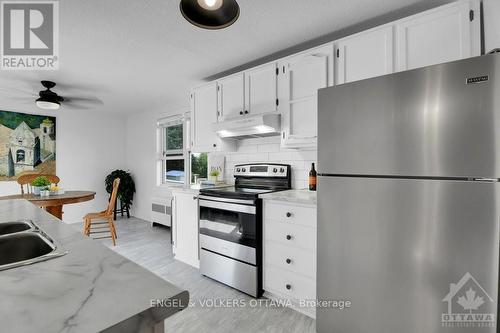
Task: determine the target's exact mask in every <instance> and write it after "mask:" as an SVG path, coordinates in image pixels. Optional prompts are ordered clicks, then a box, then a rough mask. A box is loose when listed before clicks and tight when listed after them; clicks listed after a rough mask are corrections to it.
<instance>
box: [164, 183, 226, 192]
mask: <svg viewBox="0 0 500 333" xmlns="http://www.w3.org/2000/svg"><path fill="white" fill-rule="evenodd" d="M229 186H233V185H231V184H226V183H221V184H217V185H202V184H195V185H190V186H185V185H180V186H171V189H172V192H179V191H181V192H193V193H199V192H200V190H202V189H206V188H218V187H229Z"/></svg>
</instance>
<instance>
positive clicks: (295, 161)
mask: <svg viewBox="0 0 500 333" xmlns="http://www.w3.org/2000/svg"><path fill="white" fill-rule="evenodd" d="M225 156H226V171H225V174H224V180H225V181H226V182H229V183H232V181H233V169H234V166H235V165H236V164H241V163H265V162H270V163H282V164H290V165H291V167H292V187H293V188H295V189H301V188H307V186H308V181H307V179H308V176H309V169H310V168H311V163H315V162H316V160H317V152H316V150H296V149H284V148H281V145H280V137H279V136H273V137H267V138H252V139H245V140H240V141H239V142H238V150H237V151H236V152H231V153H226V154H225Z"/></svg>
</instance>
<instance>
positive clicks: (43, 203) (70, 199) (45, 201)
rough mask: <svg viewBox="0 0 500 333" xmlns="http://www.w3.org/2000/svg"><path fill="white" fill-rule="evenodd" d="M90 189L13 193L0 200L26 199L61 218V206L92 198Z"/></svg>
mask: <svg viewBox="0 0 500 333" xmlns="http://www.w3.org/2000/svg"><path fill="white" fill-rule="evenodd" d="M94 197H95V192H92V191H65V192H64V193H63V194H54V195H49V196H41V195H36V194H33V193H24V194H15V195H8V196H4V197H0V200H12V199H26V200H28V201H29V202H31V203H32V204H34V205H35V206H38V207H42V208H43V209H45V210H46V211H47V212H48V213H50V214H52V215H53V216H55V217H57V218H58V219H59V220H62V215H63V206H64V205H69V204H74V203H79V202H85V201H90V200H93V199H94Z"/></svg>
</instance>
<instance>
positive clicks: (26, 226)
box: [0, 220, 34, 235]
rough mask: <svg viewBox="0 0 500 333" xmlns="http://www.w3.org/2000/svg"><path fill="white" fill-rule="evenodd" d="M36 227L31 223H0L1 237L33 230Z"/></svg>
mask: <svg viewBox="0 0 500 333" xmlns="http://www.w3.org/2000/svg"><path fill="white" fill-rule="evenodd" d="M32 229H34V226H33V224H32V222H31V221H28V220H26V221H12V222H2V223H0V235H8V234H13V233H16V232H21V231H26V230H32Z"/></svg>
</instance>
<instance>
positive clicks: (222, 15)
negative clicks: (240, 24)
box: [180, 0, 240, 30]
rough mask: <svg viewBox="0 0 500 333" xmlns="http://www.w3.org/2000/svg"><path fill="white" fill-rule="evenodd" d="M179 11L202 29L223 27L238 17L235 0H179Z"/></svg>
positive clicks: (238, 10) (238, 7) (238, 9)
mask: <svg viewBox="0 0 500 333" xmlns="http://www.w3.org/2000/svg"><path fill="white" fill-rule="evenodd" d="M180 8H181V13H182V16H184V18H185V19H186V20H187V21H188V22H190V23H191V24H193V25H195V26H197V27H200V28H203V29H212V30H214V29H223V28H226V27H228V26H230V25H231V24H233V23H234V22H236V20H237V19H238V17H239V16H240V6H239V5H238V3H237V2H236V0H181V4H180Z"/></svg>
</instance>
